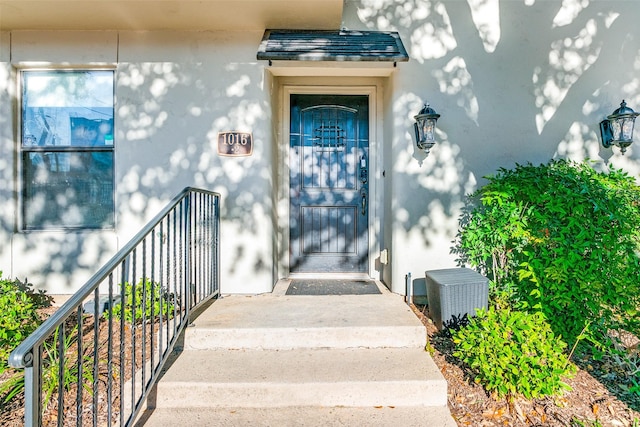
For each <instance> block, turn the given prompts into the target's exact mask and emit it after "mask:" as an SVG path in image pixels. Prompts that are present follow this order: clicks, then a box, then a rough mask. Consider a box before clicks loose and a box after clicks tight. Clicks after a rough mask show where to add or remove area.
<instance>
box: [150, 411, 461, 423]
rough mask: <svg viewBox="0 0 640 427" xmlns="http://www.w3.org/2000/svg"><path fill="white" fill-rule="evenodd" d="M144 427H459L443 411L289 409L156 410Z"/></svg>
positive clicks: (447, 413)
mask: <svg viewBox="0 0 640 427" xmlns="http://www.w3.org/2000/svg"><path fill="white" fill-rule="evenodd" d="M138 425H139V426H140V425H144V426H145V427H175V426H189V427H205V426H207V427H208V426H211V427H222V426H224V427H229V426H232V427H233V426H252V427H299V426H305V427H336V426H370V427H387V426H403V427H456V426H457V424H456V422H455V421H454V420H453V418H452V417H451V415H450V413H449V409H448V408H447V407H446V406H442V407H396V408H391V407H360V408H347V407H331V408H327V407H308V406H307V407H289V408H278V409H277V410H274V409H273V408H200V409H198V410H194V409H190V408H189V409H156V410H153V411H149V412H147V413H146V414H145V417H144V418H143V419H142V420H141V421H140V422H139V423H138Z"/></svg>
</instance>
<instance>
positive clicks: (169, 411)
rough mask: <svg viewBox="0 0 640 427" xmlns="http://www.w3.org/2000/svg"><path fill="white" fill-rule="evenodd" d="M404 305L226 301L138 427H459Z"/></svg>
mask: <svg viewBox="0 0 640 427" xmlns="http://www.w3.org/2000/svg"><path fill="white" fill-rule="evenodd" d="M426 339H427V334H426V330H425V328H424V326H423V325H422V323H421V322H420V320H419V319H418V318H417V317H416V316H415V315H414V314H413V312H412V311H411V309H410V308H409V307H408V306H407V305H406V304H405V303H404V301H403V298H402V297H401V296H399V295H395V294H391V293H389V292H388V291H386V292H384V293H382V294H380V295H338V296H298V295H292V296H289V295H284V293H282V292H274V293H273V294H264V295H253V296H238V295H234V296H227V297H224V298H222V299H220V300H218V301H215V302H214V303H213V304H212V305H211V306H210V307H209V308H207V309H206V311H205V312H203V313H202V314H200V315H199V316H198V317H197V318H196V319H195V320H194V326H193V327H189V328H187V330H186V331H185V336H184V349H181V351H178V352H176V353H175V356H176V357H175V358H174V360H172V361H170V363H169V364H168V366H166V367H165V372H164V374H163V377H162V378H161V379H160V381H159V383H158V384H157V386H156V387H155V390H154V391H153V392H152V394H151V396H150V397H149V399H148V402H147V405H148V406H149V409H148V410H147V411H146V412H145V413H143V414H142V415H141V417H140V418H139V421H138V423H137V425H139V426H143V425H144V426H169V425H171V426H174V425H190V426H204V425H207V426H241V425H242V426H294V425H305V426H321V425H322V426H338V425H353V426H360V425H372V426H385V425H397V424H402V425H406V426H442V427H455V426H456V423H455V421H454V420H453V418H452V417H451V415H450V413H449V411H448V409H447V406H446V405H447V384H446V381H445V380H444V378H443V377H442V375H441V373H440V372H439V370H438V368H437V367H436V366H435V364H434V363H433V360H432V359H431V357H430V356H429V354H428V353H427V352H426V351H425V350H424V347H425V344H426Z"/></svg>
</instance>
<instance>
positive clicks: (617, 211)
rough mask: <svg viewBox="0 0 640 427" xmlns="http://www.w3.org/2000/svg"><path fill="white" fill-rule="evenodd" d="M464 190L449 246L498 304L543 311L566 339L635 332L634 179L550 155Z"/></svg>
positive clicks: (637, 224)
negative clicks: (467, 199)
mask: <svg viewBox="0 0 640 427" xmlns="http://www.w3.org/2000/svg"><path fill="white" fill-rule="evenodd" d="M487 179H488V181H489V183H488V184H487V185H485V186H484V187H482V188H480V189H479V190H478V191H477V192H476V193H475V194H473V195H472V197H471V205H470V207H469V208H468V211H467V212H466V213H465V214H464V215H463V216H462V218H461V221H460V232H459V235H458V239H457V242H456V247H455V248H454V252H457V253H458V255H459V261H460V262H461V263H468V264H469V265H471V266H472V267H474V268H477V269H478V270H479V271H481V272H482V273H483V274H485V275H487V276H488V277H489V278H490V279H492V284H491V297H492V300H493V301H494V303H495V302H498V303H499V304H497V305H499V306H503V307H504V306H511V305H516V306H517V307H519V308H521V309H525V310H528V311H536V310H539V311H541V312H542V313H544V315H545V317H546V318H547V319H548V321H549V322H550V324H551V326H552V328H553V330H554V332H555V333H556V334H557V335H561V336H562V337H563V338H564V339H565V341H566V342H568V343H570V344H573V343H574V342H575V341H576V340H577V338H578V336H580V334H581V332H582V331H583V329H584V328H585V326H587V325H589V324H590V334H589V335H587V339H588V340H590V341H592V342H594V343H603V342H604V340H605V339H606V338H605V337H606V332H607V330H609V329H618V328H623V329H626V330H628V331H631V332H635V333H638V332H640V329H639V324H640V316H638V314H639V313H640V257H639V254H640V187H639V186H638V185H637V184H636V183H635V180H634V178H633V177H631V176H629V175H627V174H626V173H625V172H623V171H620V170H612V171H610V172H608V173H603V172H597V171H595V170H594V169H593V167H592V166H591V165H590V164H588V163H586V162H584V163H575V162H569V161H551V162H550V163H548V164H545V165H540V166H533V165H525V166H521V165H517V166H516V167H515V168H514V169H512V170H506V169H500V170H499V172H498V173H497V174H496V175H495V176H491V177H488V178H487Z"/></svg>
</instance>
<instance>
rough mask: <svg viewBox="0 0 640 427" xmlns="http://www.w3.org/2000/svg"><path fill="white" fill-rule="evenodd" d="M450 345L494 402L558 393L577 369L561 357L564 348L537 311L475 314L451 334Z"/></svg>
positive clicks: (565, 386)
mask: <svg viewBox="0 0 640 427" xmlns="http://www.w3.org/2000/svg"><path fill="white" fill-rule="evenodd" d="M453 342H454V343H455V345H456V350H455V351H454V353H453V355H454V356H455V357H457V358H459V359H460V360H462V361H463V362H464V363H465V364H466V365H468V366H469V368H470V369H471V370H472V372H473V373H474V374H475V381H476V382H478V383H480V384H481V385H482V386H483V387H484V388H485V389H486V390H487V391H489V392H492V393H494V394H495V395H496V396H497V397H498V398H502V397H507V396H511V397H513V396H518V395H520V396H523V397H525V398H527V399H531V398H541V397H544V396H554V395H558V394H560V393H561V392H562V391H564V390H568V389H570V387H569V386H568V385H567V384H566V383H565V382H563V379H565V378H568V377H570V376H571V375H573V374H574V373H575V371H576V369H575V366H574V365H573V364H572V363H571V362H569V360H568V358H567V356H566V355H565V354H564V350H565V349H566V344H565V343H564V342H563V341H562V340H561V339H559V338H558V337H556V336H555V335H554V334H553V331H552V330H551V328H550V327H549V324H548V323H547V321H546V319H545V317H544V315H543V314H542V313H540V312H536V313H527V312H522V311H512V310H511V309H508V308H506V309H494V308H490V309H489V310H478V312H477V316H476V317H474V318H471V319H470V321H469V324H468V325H467V326H463V327H462V328H460V330H458V331H457V332H455V333H454V334H453Z"/></svg>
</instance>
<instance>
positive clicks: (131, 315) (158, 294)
mask: <svg viewBox="0 0 640 427" xmlns="http://www.w3.org/2000/svg"><path fill="white" fill-rule="evenodd" d="M174 300H175V298H174V295H173V294H171V293H169V292H167V291H166V290H165V289H163V288H162V286H161V285H160V284H159V283H157V282H152V281H151V279H148V278H145V279H140V281H139V282H138V283H137V284H136V285H135V286H134V285H132V284H131V283H129V282H126V283H125V284H124V320H125V321H126V322H128V323H140V322H142V321H143V320H145V319H146V320H150V319H151V318H154V317H158V316H160V314H162V316H163V317H165V318H171V317H173V314H174V309H175V301H174ZM112 313H113V317H114V318H115V319H118V320H119V319H121V318H122V317H123V316H122V314H123V306H122V303H121V302H119V303H117V304H115V305H114V306H113V310H112ZM107 315H108V313H107Z"/></svg>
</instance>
